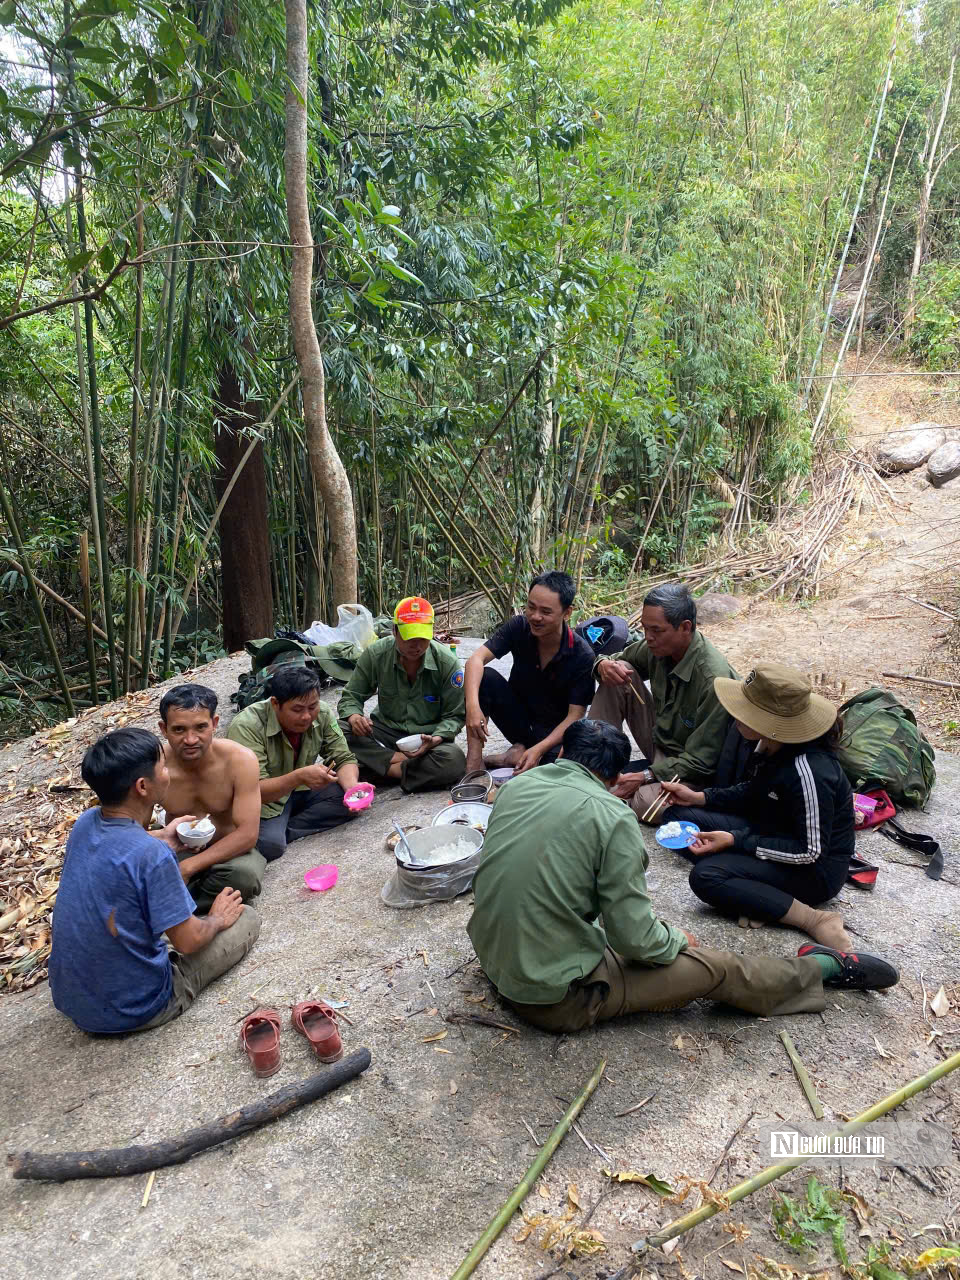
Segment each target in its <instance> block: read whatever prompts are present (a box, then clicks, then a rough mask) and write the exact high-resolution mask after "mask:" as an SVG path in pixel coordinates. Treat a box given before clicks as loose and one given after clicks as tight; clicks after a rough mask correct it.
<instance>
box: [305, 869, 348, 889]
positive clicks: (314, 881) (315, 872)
mask: <svg viewBox="0 0 960 1280" xmlns="http://www.w3.org/2000/svg"><path fill="white" fill-rule="evenodd" d="M339 875H340V872H339V870H338V869H337V868H336V867H335V866H334V865H333V863H331V862H325V863H324V864H323V866H321V867H311V868H310V870H309V871H305V872H304V873H303V883H304V884H305V885H306V886H307V888H308V889H313V891H314V892H315V893H323V891H324V890H325V889H332V888H333V886H334V885H335V884H336V883H337V877H338V876H339Z"/></svg>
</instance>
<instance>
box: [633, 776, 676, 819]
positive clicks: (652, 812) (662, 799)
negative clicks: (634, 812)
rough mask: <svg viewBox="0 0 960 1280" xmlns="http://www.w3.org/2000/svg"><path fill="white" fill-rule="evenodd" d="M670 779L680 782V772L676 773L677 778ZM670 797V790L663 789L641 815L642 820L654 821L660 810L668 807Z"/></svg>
mask: <svg viewBox="0 0 960 1280" xmlns="http://www.w3.org/2000/svg"><path fill="white" fill-rule="evenodd" d="M670 781H671V782H679V781H680V775H679V773H678V774H677V775H676V777H675V778H671V779H670ZM669 799H670V792H669V791H661V792H660V794H659V795H658V796H657V798H656V799H655V800H654V801H653V802H652V803H651V804H649V805H648V806H647V809H646V811H645V812H644V813H642V814H641V815H640V821H641V822H652V821H653V820H654V818H655V817H656V816H657V814H658V813H659V812H660V810H661V809H665V808H666V807H667V801H668V800H669Z"/></svg>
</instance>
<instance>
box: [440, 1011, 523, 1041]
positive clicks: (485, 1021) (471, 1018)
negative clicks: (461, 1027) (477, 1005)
mask: <svg viewBox="0 0 960 1280" xmlns="http://www.w3.org/2000/svg"><path fill="white" fill-rule="evenodd" d="M444 1022H454V1023H456V1022H476V1023H478V1024H479V1025H480V1026H481V1027H499V1029H500V1030H501V1031H512V1032H513V1034H514V1035H515V1036H518V1035H519V1034H520V1028H519V1027H511V1025H510V1023H509V1022H497V1020H496V1019H495V1018H485V1017H484V1016H483V1014H482V1013H448V1014H447V1016H446V1018H444Z"/></svg>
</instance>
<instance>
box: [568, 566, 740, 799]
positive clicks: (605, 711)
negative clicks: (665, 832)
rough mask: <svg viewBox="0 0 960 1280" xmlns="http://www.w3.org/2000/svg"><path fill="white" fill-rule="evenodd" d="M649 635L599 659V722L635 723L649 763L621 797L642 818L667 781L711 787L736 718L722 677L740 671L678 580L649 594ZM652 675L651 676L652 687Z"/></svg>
mask: <svg viewBox="0 0 960 1280" xmlns="http://www.w3.org/2000/svg"><path fill="white" fill-rule="evenodd" d="M640 625H641V626H642V627H643V639H642V640H637V641H635V642H634V643H633V644H630V645H627V647H626V649H624V650H623V652H622V653H617V654H614V655H613V656H612V657H608V658H607V657H605V658H598V659H597V662H596V663H595V665H594V668H593V674H594V675H595V676H596V678H597V679H598V680H599V682H600V683H599V687H598V688H597V692H596V694H595V695H594V699H593V703H592V705H591V707H590V718H591V720H605V721H606V722H607V724H612V725H615V726H616V727H617V728H618V729H619V728H620V727H621V725H622V724H623V722H624V720H626V722H627V728H628V729H629V730H630V732H631V733H632V734H633V737H634V739H635V741H636V743H637V746H638V747H639V748H640V750H641V751H642V752H643V754H644V756H645V757H646V758H647V761H648V766H647V768H646V769H644V770H642V771H640V772H638V773H628V774H625V775H624V777H623V779H622V780H621V781H620V783H619V784H618V786H617V788H616V791H615V794H616V795H618V796H619V797H620V799H621V800H626V801H627V802H628V803H629V804H630V805H631V807H632V808H633V811H634V813H636V815H637V816H638V817H639V816H640V815H641V814H642V813H644V812H645V811H646V810H647V808H648V807H649V805H650V804H651V802H652V801H653V800H655V799H656V798H657V796H658V795H659V793H660V783H661V782H662V781H663V779H664V778H666V779H667V781H671V780H672V779H674V778H677V777H679V780H680V781H681V782H685V783H687V784H688V785H695V786H696V787H697V789H698V790H699V788H700V786H701V785H709V784H710V783H711V782H712V781H713V775H714V773H715V772H716V768H717V761H718V760H719V758H720V749H721V747H722V746H723V740H724V738H725V737H726V734H727V729H728V728H729V727H730V717H729V716H728V715H727V713H726V711H724V709H723V707H722V706H721V705H720V703H719V701H718V700H717V695H716V691H715V689H714V686H713V682H714V679H715V677H716V676H733V677H734V678H736V672H735V671H734V670H733V668H732V667H731V666H730V663H729V662H727V660H726V658H725V657H724V656H723V654H722V653H720V651H719V650H718V649H715V648H714V647H713V645H712V644H711V643H710V641H709V640H707V639H705V638H704V636H703V635H702V633H701V632H699V631H698V630H697V605H696V601H695V600H694V599H693V596H691V594H690V592H689V591H688V590H687V588H686V587H684V586H681V585H680V584H678V583H670V584H668V585H666V586H662V587H654V589H653V590H652V591H650V592H648V593H647V595H646V597H645V598H644V601H643V611H642V613H641V614H640ZM646 680H649V681H650V688H649V689H647V686H646V684H645V683H644V682H645V681H646Z"/></svg>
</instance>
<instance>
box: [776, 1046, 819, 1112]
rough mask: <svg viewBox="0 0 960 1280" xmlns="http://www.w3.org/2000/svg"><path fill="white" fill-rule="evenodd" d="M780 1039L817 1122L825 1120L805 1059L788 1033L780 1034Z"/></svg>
mask: <svg viewBox="0 0 960 1280" xmlns="http://www.w3.org/2000/svg"><path fill="white" fill-rule="evenodd" d="M780 1039H781V1040H782V1041H783V1047H784V1048H785V1049H786V1051H787V1055H788V1057H789V1058H790V1061H791V1062H792V1063H793V1069H794V1071H795V1072H796V1073H797V1079H798V1080H799V1081H800V1087H801V1089H802V1090H803V1092H804V1093H805V1094H806V1095H807V1101H808V1102H809V1103H810V1110H811V1111H812V1112H813V1114H814V1117H815V1118H816V1119H817V1120H822V1119H823V1104H822V1103H821V1102H820V1099H819V1098H818V1097H817V1091H816V1089H815V1088H814V1087H813V1081H812V1080H811V1079H810V1073H809V1072H808V1071H807V1068H806V1067H805V1066H804V1065H803V1059H802V1058H801V1057H800V1055H799V1053H797V1048H796V1045H795V1044H794V1043H793V1041H792V1040H791V1039H790V1037H789V1036H788V1035H787V1033H786V1031H781V1032H780Z"/></svg>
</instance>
